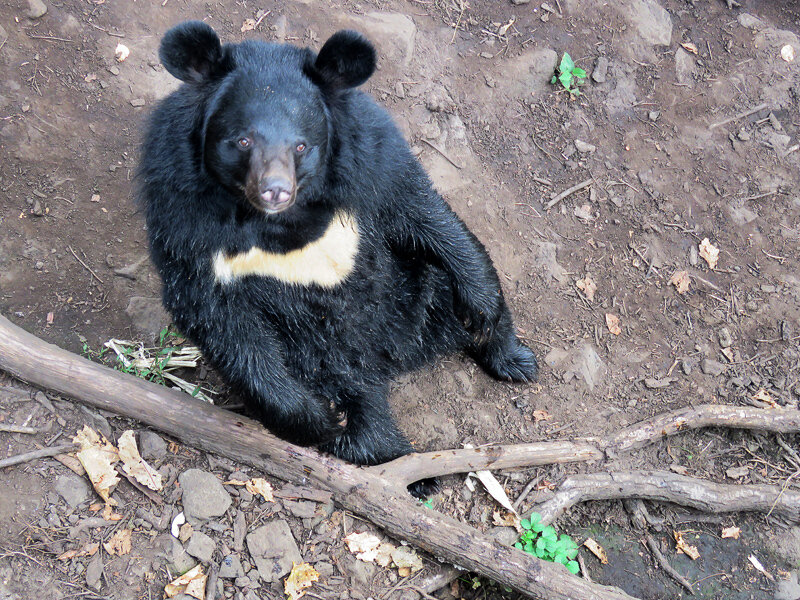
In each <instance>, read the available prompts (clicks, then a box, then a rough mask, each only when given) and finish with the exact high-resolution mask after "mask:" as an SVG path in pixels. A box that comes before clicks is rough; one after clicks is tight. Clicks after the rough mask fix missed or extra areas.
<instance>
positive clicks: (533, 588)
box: [0, 316, 631, 600]
mask: <svg viewBox="0 0 800 600" xmlns="http://www.w3.org/2000/svg"><path fill="white" fill-rule="evenodd" d="M0 369H2V370H5V371H7V372H9V373H11V374H12V375H14V376H15V377H17V378H19V379H22V380H25V381H28V382H30V383H33V384H35V385H38V386H41V387H44V388H47V389H52V390H55V391H57V392H59V393H61V394H64V395H66V396H70V397H73V398H77V399H79V400H81V401H82V402H85V403H86V404H90V405H92V406H95V407H98V408H101V409H104V410H108V411H112V412H114V413H116V414H119V415H122V416H126V417H130V418H132V419H136V420H138V421H140V422H142V423H145V424H147V425H150V426H152V427H154V428H157V429H159V430H161V431H163V432H164V433H167V434H168V435H171V436H173V437H175V438H177V439H179V440H181V441H182V442H183V443H185V444H187V445H189V446H194V447H197V448H202V449H204V450H207V451H209V452H214V453H217V454H221V455H223V456H227V457H230V458H232V459H234V460H237V461H239V462H242V463H245V464H249V465H251V466H253V467H255V468H257V469H261V470H263V471H264V472H266V473H269V474H271V475H273V476H275V477H279V478H280V479H283V480H285V481H289V482H292V483H295V484H297V485H307V484H308V482H313V483H314V484H315V485H317V486H319V487H320V488H322V489H324V490H326V491H330V492H331V493H332V495H333V498H334V500H335V501H336V502H337V503H338V504H339V505H341V506H343V507H344V508H346V509H347V510H350V511H352V512H353V513H355V514H358V515H360V516H362V517H365V518H367V519H369V520H370V521H372V522H373V523H375V524H376V525H378V526H380V527H382V528H383V529H384V530H385V531H386V532H387V533H389V534H390V535H393V536H395V537H398V538H400V539H404V540H407V541H409V542H411V543H412V544H414V545H416V546H418V547H420V548H422V549H424V550H427V551H428V552H430V553H431V554H433V555H434V556H436V557H437V558H440V559H442V560H445V561H448V562H451V563H453V564H456V565H458V566H460V567H462V568H465V569H468V570H470V571H474V572H476V573H480V574H481V575H484V576H485V577H488V578H490V579H493V580H494V581H497V582H499V583H504V584H506V585H509V586H511V587H513V588H514V589H516V590H518V591H520V592H522V593H525V594H529V595H533V596H537V597H541V598H545V599H547V600H567V599H572V600H578V599H586V600H589V599H591V600H624V599H628V600H630V599H631V596H629V595H627V594H626V593H625V592H623V591H622V590H619V589H617V588H613V587H608V586H601V585H597V584H593V583H588V582H586V581H584V580H583V579H580V578H578V577H575V576H573V575H571V574H570V573H569V572H568V571H567V570H566V569H564V568H563V567H562V566H561V565H558V564H555V563H549V562H545V561H541V560H538V559H536V558H534V557H532V556H530V555H528V554H526V553H524V552H520V551H519V550H516V549H514V548H509V547H506V546H503V545H501V544H499V543H498V542H496V541H495V540H492V539H491V538H489V537H488V536H486V535H484V534H482V533H480V532H479V531H477V530H475V529H474V528H472V527H469V526H468V525H465V524H463V523H460V522H458V521H456V520H455V519H452V518H450V517H448V516H446V515H443V514H440V513H437V512H435V511H432V510H430V509H427V508H425V507H423V506H422V505H421V504H420V503H419V502H416V501H414V500H413V499H412V498H411V497H410V496H409V494H408V493H407V491H406V489H405V485H398V482H397V481H392V480H390V479H386V478H383V477H380V476H378V475H377V474H376V473H375V471H372V470H369V469H364V468H359V467H356V466H354V465H351V464H348V463H345V462H342V461H340V460H338V459H335V458H333V457H330V456H326V455H322V454H320V453H318V452H317V451H315V450H313V449H309V448H301V447H299V446H294V445H292V444H289V443H288V442H285V441H282V440H279V439H278V438H276V437H275V436H272V435H270V434H269V433H268V432H267V431H266V430H265V429H264V428H263V427H262V426H261V425H260V424H258V423H256V422H255V421H252V420H250V419H247V418H244V417H241V416H239V415H235V414H232V413H230V412H228V411H225V410H221V409H219V408H217V407H214V406H212V405H209V404H206V403H204V402H202V401H200V400H197V399H195V398H192V397H191V396H190V395H188V394H184V393H181V392H177V391H174V390H170V389H167V388H164V387H161V386H158V385H155V384H152V383H149V382H146V381H144V380H141V379H137V378H136V377H133V376H131V375H126V374H124V373H120V372H118V371H114V370H112V369H109V368H107V367H104V366H102V365H99V364H96V363H93V362H91V361H89V360H86V359H84V358H82V357H80V356H77V355H75V354H72V353H70V352H67V351H66V350H62V349H60V348H57V347H55V346H53V345H51V344H48V343H46V342H44V341H42V340H40V339H38V338H37V337H35V336H33V335H31V334H29V333H27V332H25V331H23V330H22V329H20V328H19V327H17V326H15V325H14V324H12V323H11V322H10V321H9V320H8V319H6V318H4V317H2V316H0Z"/></svg>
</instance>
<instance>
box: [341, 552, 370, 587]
mask: <svg viewBox="0 0 800 600" xmlns="http://www.w3.org/2000/svg"><path fill="white" fill-rule="evenodd" d="M346 572H347V575H348V576H349V577H350V585H351V586H352V588H358V589H363V590H368V589H370V587H371V586H372V584H373V582H374V580H375V576H376V575H377V574H378V567H377V565H375V564H374V563H370V562H364V561H363V560H356V559H355V558H354V557H353V558H352V559H351V560H348V564H347V568H346ZM352 588H351V589H352Z"/></svg>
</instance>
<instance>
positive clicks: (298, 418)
mask: <svg viewBox="0 0 800 600" xmlns="http://www.w3.org/2000/svg"><path fill="white" fill-rule="evenodd" d="M160 55H161V58H162V61H163V62H164V64H165V65H166V66H167V69H168V70H169V71H170V73H172V74H173V75H175V76H176V77H178V78H180V79H183V80H184V81H187V82H189V85H184V86H182V87H181V88H180V89H179V90H177V91H176V92H174V93H173V94H171V95H170V96H169V97H168V98H166V99H165V100H163V101H162V102H161V104H160V105H159V106H158V108H157V109H156V110H155V112H154V114H153V115H152V118H151V121H150V124H149V128H148V131H147V133H146V136H145V140H144V144H143V152H142V160H141V165H140V171H139V182H140V194H139V195H140V198H141V200H142V201H143V202H144V204H145V207H146V215H147V225H148V231H149V236H150V245H151V253H152V257H153V260H154V262H155V264H156V266H157V268H158V270H159V272H160V274H161V276H162V278H163V281H164V304H165V305H166V307H167V309H168V310H169V311H170V312H171V313H172V316H173V318H174V320H175V323H176V325H177V326H178V327H179V328H180V329H181V330H182V331H183V332H184V333H185V334H186V335H187V336H188V337H189V338H190V339H192V340H193V341H195V342H196V343H197V344H198V345H199V346H200V348H201V349H202V351H203V353H204V355H205V356H206V357H207V359H208V360H209V361H210V362H211V363H212V364H213V365H214V366H215V367H216V368H217V369H218V370H219V372H220V373H221V374H222V375H223V376H224V377H225V378H226V379H227V380H228V381H229V382H230V383H231V384H232V385H234V386H236V387H237V388H238V389H240V390H241V391H242V392H243V393H244V394H245V395H246V396H247V397H249V398H250V399H251V400H252V401H253V403H254V405H255V406H257V407H258V409H259V411H260V413H261V418H262V419H263V422H264V424H265V425H266V426H267V427H268V428H269V429H270V430H271V431H272V432H274V433H275V434H276V435H278V436H280V437H282V438H284V439H286V440H289V441H291V442H294V443H297V444H302V445H316V446H320V447H321V448H322V449H324V450H327V451H330V452H332V453H333V454H335V455H336V456H338V457H340V458H343V459H345V460H348V461H351V462H354V463H358V464H376V463H381V462H385V461H388V460H391V459H393V458H396V457H398V456H402V455H404V454H407V453H409V452H412V451H413V449H412V447H411V445H410V444H409V442H408V441H407V439H406V438H405V437H404V436H403V434H402V433H401V432H400V431H399V430H398V429H397V427H396V426H395V424H394V422H393V420H392V417H391V413H390V409H389V406H388V403H387V393H388V383H389V381H390V380H391V379H392V377H394V376H396V375H397V374H399V373H402V372H406V371H409V370H411V369H416V368H418V367H420V366H422V365H425V364H426V363H430V362H431V361H433V360H435V359H436V358H437V357H440V356H442V355H445V354H450V353H454V352H458V351H462V350H464V351H466V352H468V353H469V354H470V355H471V356H472V357H474V359H475V360H476V361H477V362H478V363H479V364H480V365H481V366H482V367H483V368H484V369H485V370H486V371H487V372H488V373H489V374H491V375H492V376H494V377H496V378H498V379H503V380H510V381H532V380H533V379H535V377H536V371H537V365H536V360H535V358H534V356H533V353H532V352H531V351H530V350H529V349H528V348H527V347H525V346H524V345H522V344H521V343H520V342H519V341H518V340H517V338H516V336H515V334H514V328H513V323H512V320H511V314H510V312H509V310H508V307H507V306H506V304H505V301H504V299H503V294H502V292H501V290H500V285H499V281H498V278H497V274H496V272H495V270H494V267H493V266H492V263H491V260H490V259H489V256H488V254H487V253H486V250H485V249H484V247H483V246H482V245H481V243H480V242H479V241H478V240H477V239H476V238H475V236H474V235H473V234H472V233H471V232H470V231H469V230H468V229H467V227H466V226H465V225H464V223H463V222H462V221H461V220H460V219H459V218H458V217H457V216H456V215H455V214H454V213H453V211H452V210H451V209H450V208H449V207H448V205H447V204H446V203H445V202H444V201H443V199H442V198H441V197H440V196H439V195H438V194H437V193H436V192H435V191H434V190H433V188H432V186H431V183H430V181H429V179H428V177H427V175H426V174H425V172H424V171H423V169H422V167H421V166H420V165H419V163H418V162H417V161H416V160H415V159H414V157H413V156H412V155H411V153H410V151H409V149H408V146H407V144H406V143H405V141H404V140H403V138H402V136H401V135H400V133H399V132H398V130H397V129H396V128H395V126H394V124H393V123H392V121H391V119H390V117H389V115H388V113H387V112H386V111H385V110H383V109H382V108H380V107H379V106H377V105H376V104H375V103H374V102H373V100H372V99H371V98H370V97H369V96H367V95H366V94H364V93H363V92H360V91H357V90H355V89H353V87H354V86H357V85H359V84H361V83H363V82H364V81H365V80H366V79H367V78H368V77H369V76H370V75H371V73H372V72H373V70H374V68H375V51H374V49H373V48H372V46H371V45H370V44H369V42H367V41H366V39H364V38H363V37H362V36H361V35H359V34H357V33H354V32H339V33H337V34H335V35H334V36H333V37H331V38H330V39H329V40H328V41H327V42H326V43H325V45H324V46H323V48H322V50H321V52H320V54H319V55H318V56H316V55H315V54H314V53H313V52H312V51H311V50H309V49H307V48H306V49H301V48H296V47H293V46H289V45H276V44H268V43H262V42H256V41H246V42H243V43H241V44H236V45H226V46H224V47H223V46H220V43H219V39H218V38H217V36H216V34H215V33H214V31H213V30H212V29H211V28H210V27H208V26H207V25H205V24H202V23H198V22H190V23H184V24H181V25H179V26H177V27H175V28H174V29H171V30H170V31H168V32H167V34H166V35H165V36H164V40H163V41H162V45H161V54H160ZM276 173H279V175H280V177H282V178H283V179H281V181H282V183H281V184H280V185H281V186H283V187H277V188H275V189H284V188H285V189H286V190H287V194H284V195H283V196H281V198H285V197H288V193H289V192H291V194H292V199H291V202H289V201H286V202H283V201H280V202H279V201H277V200H276V198H277V196H276V195H275V194H272V192H269V191H268V190H269V189H271V188H269V185H268V184H269V182H272V181H275V180H277V179H278V176H277V175H276ZM265 182H266V183H265ZM276 185H277V184H276ZM340 210H345V211H348V212H349V213H351V214H352V215H353V216H354V218H355V220H356V222H357V224H358V230H359V234H360V242H359V250H358V254H357V257H356V261H355V267H354V270H353V271H352V272H351V273H350V275H349V276H348V277H347V278H346V279H345V280H344V281H343V282H342V283H340V284H339V285H336V286H334V287H328V288H325V287H320V286H318V285H314V284H311V285H299V284H289V283H284V282H282V281H279V280H277V279H274V278H271V277H265V276H255V275H251V276H247V277H245V278H243V279H240V280H237V281H234V282H232V283H228V284H221V283H218V282H217V281H216V280H215V277H214V272H213V269H212V257H213V256H214V255H215V254H216V253H217V252H218V251H220V250H222V251H224V253H225V254H226V255H232V254H235V253H238V252H245V251H247V250H248V249H250V248H251V247H253V246H255V247H258V248H261V249H263V250H265V251H269V252H281V253H283V252H288V251H291V250H293V249H296V248H300V247H303V246H305V245H306V244H307V243H309V242H311V241H313V240H315V239H317V238H318V237H319V236H320V235H322V233H323V232H324V230H325V228H326V227H327V226H328V224H329V223H330V222H331V219H332V217H333V215H334V214H335V212H336V211H340ZM342 415H344V416H345V417H346V425H345V426H344V427H342V426H341V425H340V420H341V417H342ZM432 484H433V482H432V481H426V482H420V483H418V484H417V485H415V486H413V487H412V492H413V493H415V494H416V495H424V494H426V493H427V492H429V491H430V490H431V489H432V487H431V486H432Z"/></svg>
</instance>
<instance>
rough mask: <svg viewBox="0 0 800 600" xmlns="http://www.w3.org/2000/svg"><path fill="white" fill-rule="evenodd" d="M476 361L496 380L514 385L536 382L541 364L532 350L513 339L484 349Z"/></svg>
mask: <svg viewBox="0 0 800 600" xmlns="http://www.w3.org/2000/svg"><path fill="white" fill-rule="evenodd" d="M475 359H476V360H477V361H478V363H479V364H480V365H481V367H483V369H484V370H485V371H486V372H487V373H488V374H489V375H491V376H492V377H494V378H495V379H499V380H501V381H511V382H513V383H527V382H533V381H536V379H537V377H538V376H539V364H538V363H537V362H536V356H534V354H533V352H532V351H531V349H530V348H528V347H527V346H526V345H525V344H523V343H521V342H520V341H519V340H518V339H516V338H513V339H512V340H510V343H506V344H502V345H500V344H493V345H490V346H487V347H485V348H482V349H481V350H480V351H478V352H477V353H476V354H475Z"/></svg>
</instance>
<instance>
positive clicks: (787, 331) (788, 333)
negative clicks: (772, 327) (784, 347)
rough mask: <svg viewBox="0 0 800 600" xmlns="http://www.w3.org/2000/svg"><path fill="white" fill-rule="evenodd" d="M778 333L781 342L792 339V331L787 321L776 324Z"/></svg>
mask: <svg viewBox="0 0 800 600" xmlns="http://www.w3.org/2000/svg"><path fill="white" fill-rule="evenodd" d="M778 331H779V332H780V334H781V340H783V341H784V342H788V341H791V340H792V338H793V337H794V335H793V334H794V330H793V328H792V324H791V323H790V322H789V321H786V320H782V321H781V322H780V323H778Z"/></svg>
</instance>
